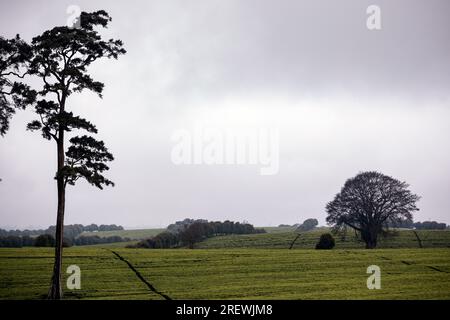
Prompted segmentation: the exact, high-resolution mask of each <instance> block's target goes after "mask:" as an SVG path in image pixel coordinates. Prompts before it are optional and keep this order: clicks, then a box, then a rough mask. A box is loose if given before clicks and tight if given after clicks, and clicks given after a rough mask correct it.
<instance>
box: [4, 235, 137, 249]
mask: <svg viewBox="0 0 450 320" xmlns="http://www.w3.org/2000/svg"><path fill="white" fill-rule="evenodd" d="M123 241H130V239H129V238H122V237H120V236H110V237H99V236H81V237H78V238H75V239H70V238H64V239H63V246H64V247H71V246H74V245H75V246H85V245H93V244H104V243H114V242H123ZM54 246H55V237H54V236H53V235H50V234H41V235H39V236H37V237H30V236H6V237H0V247H5V248H21V247H54Z"/></svg>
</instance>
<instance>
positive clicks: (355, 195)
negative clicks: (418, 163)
mask: <svg viewBox="0 0 450 320" xmlns="http://www.w3.org/2000/svg"><path fill="white" fill-rule="evenodd" d="M408 187H409V185H408V184H407V183H405V182H401V181H398V180H396V179H394V178H392V177H389V176H386V175H384V174H381V173H379V172H374V171H371V172H362V173H360V174H358V175H357V176H356V177H354V178H351V179H348V180H347V181H346V182H345V185H344V187H343V188H342V189H341V192H340V193H338V194H337V195H336V196H335V198H334V200H333V201H331V202H329V203H328V204H327V206H326V210H327V213H328V216H327V222H328V224H330V225H333V226H334V229H335V232H337V231H342V230H343V229H345V228H346V227H350V228H353V229H354V230H356V231H357V233H358V234H359V235H360V236H361V239H362V240H363V241H364V242H365V243H366V248H368V249H372V248H375V247H376V246H377V239H378V236H379V235H380V234H383V233H385V231H386V229H387V228H388V227H389V225H394V224H396V223H399V222H401V221H404V220H411V219H412V212H414V211H417V210H419V209H418V208H417V206H416V202H417V201H418V200H419V199H420V197H419V196H417V195H415V194H413V193H412V192H411V191H410V190H408Z"/></svg>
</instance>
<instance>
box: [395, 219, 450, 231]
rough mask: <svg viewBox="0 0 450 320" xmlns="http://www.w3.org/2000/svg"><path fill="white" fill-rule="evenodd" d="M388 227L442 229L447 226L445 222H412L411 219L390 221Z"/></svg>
mask: <svg viewBox="0 0 450 320" xmlns="http://www.w3.org/2000/svg"><path fill="white" fill-rule="evenodd" d="M389 227H394V228H406V229H417V230H444V229H446V228H448V226H447V224H445V223H443V222H437V221H423V222H420V221H418V222H414V221H412V220H402V221H399V222H397V223H395V224H394V223H391V224H390V225H389Z"/></svg>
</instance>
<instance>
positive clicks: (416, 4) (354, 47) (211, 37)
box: [0, 0, 450, 228]
mask: <svg viewBox="0 0 450 320" xmlns="http://www.w3.org/2000/svg"><path fill="white" fill-rule="evenodd" d="M0 3H1V6H0V31H1V32H0V35H2V36H4V37H13V36H14V35H15V34H17V33H19V34H20V35H21V36H22V37H23V38H24V39H26V40H28V41H29V40H31V38H32V37H33V36H35V35H38V34H40V33H42V32H43V31H45V30H47V29H50V28H52V27H54V26H57V25H64V24H66V20H67V18H68V16H69V15H68V14H67V11H66V10H67V7H68V6H69V5H78V6H79V7H80V8H81V10H82V11H88V12H89V11H94V10H98V9H104V10H106V11H107V12H108V13H109V14H110V15H111V16H112V18H113V21H112V23H111V25H110V27H109V28H108V30H106V31H104V32H103V34H104V35H105V37H107V38H110V37H113V38H118V39H122V40H123V41H124V43H125V48H126V49H127V51H128V53H127V54H126V55H125V56H123V57H121V58H119V60H117V61H114V60H105V61H101V62H99V63H97V64H95V65H93V66H92V67H91V69H90V70H91V72H92V75H93V77H94V78H95V79H96V80H99V81H102V82H104V83H105V90H104V98H103V99H99V98H98V97H96V96H95V95H93V94H90V93H83V94H81V95H78V96H72V97H71V98H70V100H69V107H70V109H71V110H72V111H73V112H74V113H75V114H80V115H81V116H84V117H86V118H87V119H89V120H91V121H92V122H93V123H95V124H96V125H97V128H98V129H99V135H98V136H99V138H101V139H103V140H104V141H105V143H106V144H107V146H108V147H109V149H110V151H111V152H113V154H114V155H115V158H116V160H115V161H114V162H113V163H112V164H111V170H110V171H109V172H108V173H107V175H108V177H110V179H111V180H113V181H114V182H115V183H116V187H114V188H109V189H105V190H103V191H101V190H98V189H95V188H94V187H91V186H90V185H88V184H86V183H84V182H82V183H79V184H78V185H77V186H75V187H69V188H68V190H67V204H66V220H65V222H66V224H71V223H82V224H89V223H97V224H109V223H116V224H121V225H124V226H126V227H151V226H166V225H168V224H169V223H171V222H174V221H175V220H180V219H183V218H186V217H192V218H204V219H209V220H225V219H230V220H235V221H243V220H247V221H249V222H250V223H253V224H255V225H257V226H269V225H278V224H280V223H288V224H293V223H297V222H301V221H303V220H304V219H306V218H310V217H314V218H317V219H319V222H320V224H325V216H326V213H325V210H324V207H325V205H326V203H327V202H328V201H330V200H332V199H333V197H334V195H335V194H336V193H337V192H339V190H340V188H341V186H342V185H343V183H344V182H345V180H346V179H347V178H350V177H352V176H354V175H356V174H357V173H358V172H360V171H366V170H378V171H381V172H383V173H385V174H388V175H391V176H393V177H395V178H398V179H400V180H403V181H406V182H408V183H409V184H410V185H411V190H412V191H413V192H415V193H417V194H419V195H420V196H422V199H421V201H420V202H419V203H418V206H419V208H420V211H419V212H418V213H417V214H416V216H415V219H416V220H428V219H433V220H439V221H443V222H446V223H450V196H449V195H450V149H449V137H450V90H449V88H450V19H449V14H450V1H448V0H421V1H412V0H403V1H402V0H397V1H380V0H377V1H362V0H353V1H333V0H327V1H324V0H319V1H318V0H314V1H313V0H308V1H300V0H296V1H294V0H292V1H286V0H281V1H278V0H277V1H275V0H271V1H268V0H267V1H261V0H250V1H249V0H245V1H242V0H239V1H238V0H234V1H233V0H227V1H224V0H217V1H214V0H202V1H198V0H192V1H185V0H179V1H174V0H151V1H128V2H126V1H21V0H17V1H4V0H1V2H0ZM370 4H376V5H378V6H379V7H380V8H381V30H368V29H367V27H366V19H367V17H368V15H367V14H366V9H367V7H368V6H369V5H370ZM30 119H34V118H33V116H32V114H31V113H27V112H19V113H18V114H17V115H16V116H15V117H14V119H13V121H12V123H11V130H10V131H9V132H8V134H7V135H6V137H4V138H1V139H0V177H1V178H2V179H3V181H2V182H1V183H0V227H4V228H5V227H6V228H31V227H47V226H48V225H50V224H54V223H55V221H56V183H55V180H53V176H54V173H55V167H56V146H55V144H54V143H53V142H49V141H46V140H43V139H42V138H41V136H40V134H38V133H31V132H29V131H25V125H26V123H27V121H28V120H30ZM198 123H201V124H202V125H204V126H211V127H215V128H219V129H221V130H222V129H223V130H225V129H227V128H235V127H239V128H276V129H277V130H278V132H279V171H278V174H274V175H260V173H259V166H257V165H251V164H248V165H175V164H174V163H173V162H172V160H171V151H172V149H173V147H174V142H173V141H172V140H171V137H172V135H173V133H174V132H177V131H179V130H187V131H189V130H193V128H194V127H195V125H196V124H198ZM191 132H192V131H191Z"/></svg>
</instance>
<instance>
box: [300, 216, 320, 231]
mask: <svg viewBox="0 0 450 320" xmlns="http://www.w3.org/2000/svg"><path fill="white" fill-rule="evenodd" d="M318 224H319V221H317V219H306V220H305V221H303V223H302V224H301V225H299V226H298V228H297V230H295V231H297V232H305V231H310V230H313V229H314V228H315V227H317V225H318Z"/></svg>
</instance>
